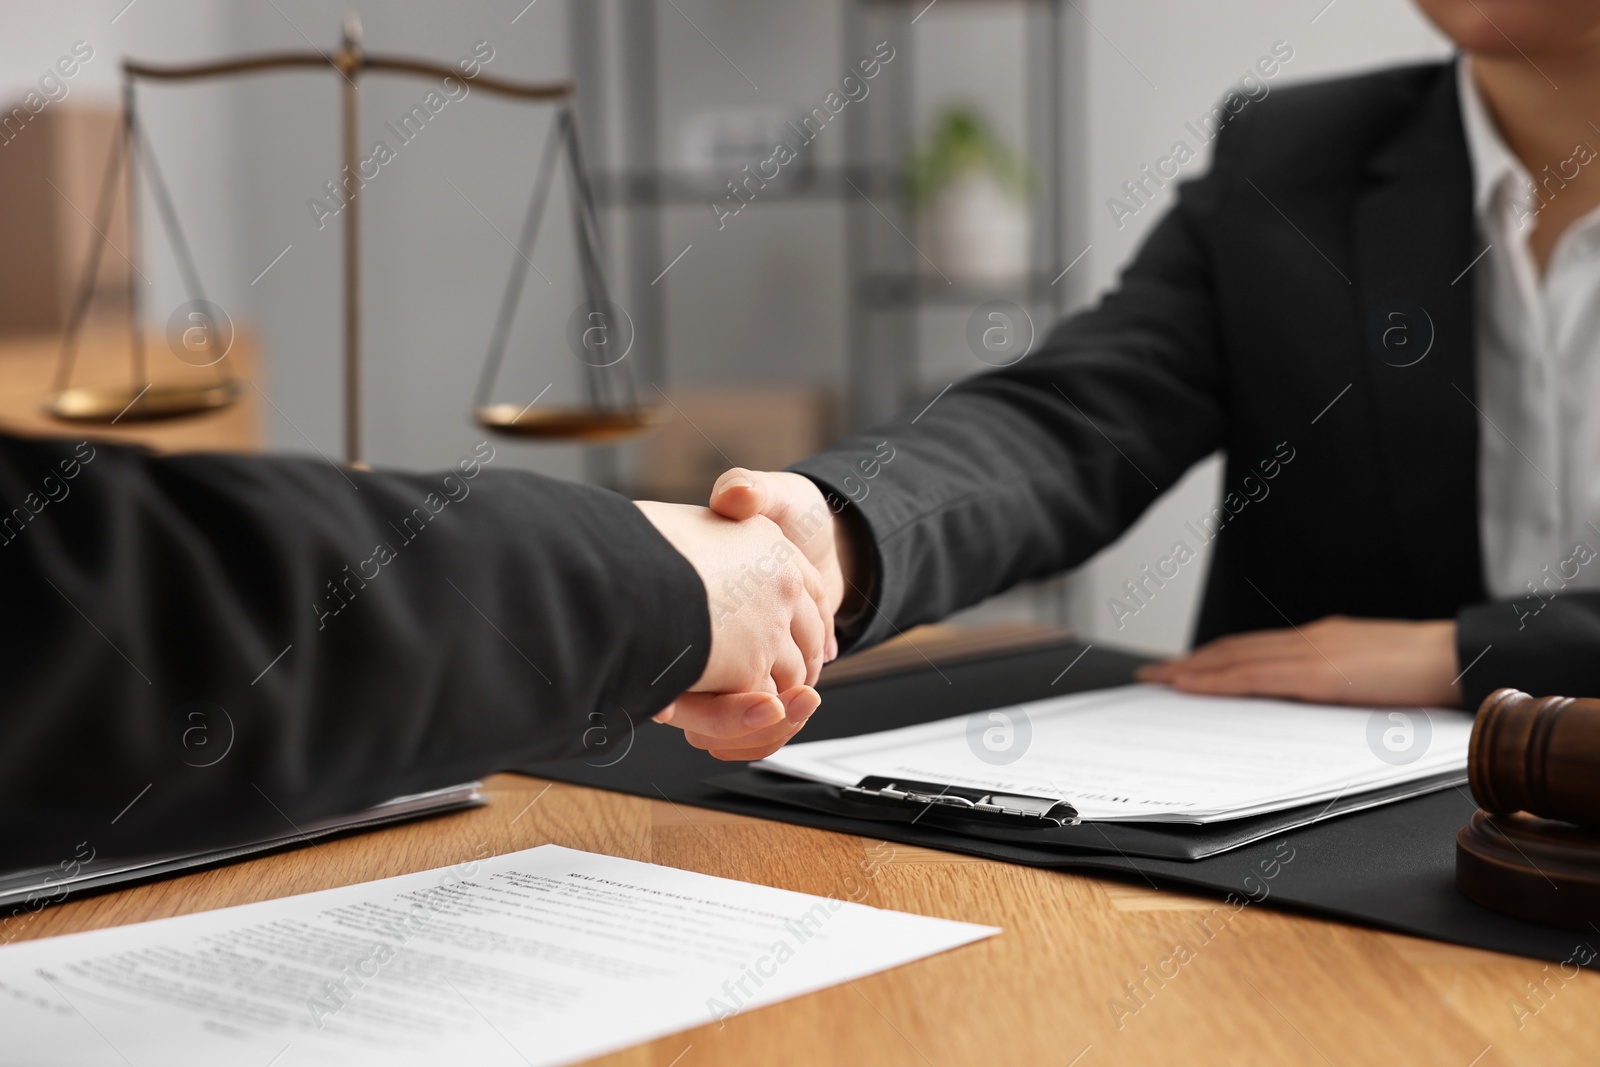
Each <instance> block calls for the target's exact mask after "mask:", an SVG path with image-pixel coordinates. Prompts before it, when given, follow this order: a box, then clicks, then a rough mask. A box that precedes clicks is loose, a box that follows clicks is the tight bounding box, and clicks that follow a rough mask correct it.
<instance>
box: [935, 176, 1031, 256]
mask: <svg viewBox="0 0 1600 1067" xmlns="http://www.w3.org/2000/svg"><path fill="white" fill-rule="evenodd" d="M1030 223H1031V219H1030V217H1029V212H1028V208H1027V206H1026V205H1024V204H1020V203H1018V202H1017V201H1016V199H1015V198H1013V197H1012V196H1011V195H1010V194H1009V193H1008V192H1007V191H1006V190H1005V189H1004V188H1003V187H1002V186H1001V185H1000V183H999V182H997V181H996V180H995V179H994V178H992V177H990V176H989V175H987V174H982V173H974V174H968V175H965V176H963V177H961V178H958V179H956V180H955V181H954V182H952V183H951V184H950V185H949V186H947V187H946V188H945V189H944V191H943V192H941V193H940V194H939V196H938V198H937V199H936V200H935V201H934V203H933V209H932V211H931V212H930V214H929V217H928V219H927V227H928V243H929V245H930V247H929V249H928V257H929V258H930V259H932V260H933V262H934V263H935V264H937V265H938V268H939V270H940V271H942V272H944V274H946V275H947V276H949V277H950V278H952V279H957V280H962V281H974V282H1010V281H1015V280H1017V279H1018V278H1020V277H1022V276H1024V275H1026V274H1027V273H1028V245H1029V238H1030V237H1031V229H1032V227H1031V225H1030Z"/></svg>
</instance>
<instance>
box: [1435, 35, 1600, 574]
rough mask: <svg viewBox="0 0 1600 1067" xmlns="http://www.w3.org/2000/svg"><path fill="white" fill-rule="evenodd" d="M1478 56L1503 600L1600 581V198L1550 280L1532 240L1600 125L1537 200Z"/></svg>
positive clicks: (1464, 80)
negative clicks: (1492, 103) (1490, 100)
mask: <svg viewBox="0 0 1600 1067" xmlns="http://www.w3.org/2000/svg"><path fill="white" fill-rule="evenodd" d="M1469 62H1470V61H1469V60H1465V59H1464V60H1462V61H1461V62H1460V63H1458V64H1457V76H1458V78H1459V79H1460V89H1461V94H1460V95H1461V116H1462V123H1463V125H1464V126H1465V128H1466V136H1467V148H1468V151H1469V152H1470V154H1471V158H1472V176H1473V189H1474V193H1473V203H1474V208H1475V214H1476V217H1477V221H1478V228H1479V237H1480V238H1481V240H1480V243H1479V247H1480V248H1482V247H1483V245H1485V244H1487V245H1488V246H1489V247H1488V251H1487V252H1486V253H1485V254H1484V256H1483V258H1482V259H1480V260H1479V261H1478V262H1477V263H1476V265H1474V266H1473V267H1472V268H1471V274H1472V277H1473V282H1474V284H1475V285H1476V286H1477V289H1476V292H1475V296H1476V300H1477V312H1476V318H1477V322H1476V326H1477V363H1478V395H1477V398H1476V402H1477V405H1478V409H1479V429H1480V444H1479V449H1478V463H1479V466H1478V485H1479V492H1480V494H1481V501H1480V505H1481V513H1480V515H1479V524H1480V531H1481V534H1482V540H1483V559H1484V577H1485V579H1486V581H1487V583H1488V588H1489V592H1490V595H1492V596H1494V597H1495V598H1496V599H1502V598H1514V597H1523V596H1527V595H1529V593H1530V592H1532V591H1534V590H1537V591H1538V593H1539V595H1540V596H1542V597H1548V596H1549V595H1550V594H1551V593H1554V592H1561V591H1564V590H1572V589H1582V588H1588V589H1594V588H1600V559H1597V558H1595V557H1596V556H1597V555H1600V208H1596V209H1595V210H1594V211H1591V212H1589V213H1588V214H1586V215H1584V216H1583V217H1582V218H1580V219H1578V220H1577V221H1575V222H1573V223H1572V224H1571V226H1569V227H1568V229H1567V230H1566V232H1565V233H1563V234H1562V235H1561V238H1560V239H1559V240H1558V241H1557V242H1556V246H1555V248H1554V250H1553V251H1552V253H1551V255H1550V260H1549V263H1548V264H1547V265H1546V268H1545V273H1544V276H1543V277H1542V278H1541V277H1540V275H1539V271H1538V268H1537V265H1536V264H1535V261H1534V258H1533V255H1532V252H1531V251H1530V249H1529V248H1528V238H1529V237H1530V236H1531V235H1532V233H1533V231H1534V228H1535V227H1536V226H1537V225H1538V211H1539V209H1540V206H1541V200H1540V199H1539V198H1540V197H1543V198H1544V199H1545V200H1552V199H1553V198H1555V197H1559V196H1561V181H1560V176H1561V174H1562V173H1563V172H1565V173H1566V175H1567V176H1569V177H1570V176H1571V175H1572V174H1573V173H1575V168H1579V167H1581V168H1584V169H1587V168H1588V167H1600V158H1596V148H1597V147H1600V135H1594V136H1590V135H1588V134H1585V135H1583V136H1581V138H1579V139H1578V140H1577V141H1575V143H1574V145H1573V148H1572V149H1571V150H1569V158H1564V159H1553V160H1550V162H1549V167H1548V169H1541V170H1540V171H1539V174H1538V179H1539V181H1540V185H1539V187H1538V194H1537V196H1536V195H1535V186H1534V183H1533V179H1532V178H1530V176H1529V174H1528V170H1527V168H1525V167H1524V166H1523V165H1522V162H1521V161H1520V160H1519V159H1517V157H1516V156H1515V155H1514V154H1513V153H1512V152H1511V150H1510V149H1509V148H1507V147H1506V144H1505V141H1504V140H1503V139H1502V138H1501V136H1500V132H1499V130H1498V129H1497V128H1496V127H1495V124H1494V119H1493V118H1492V117H1491V116H1490V114H1489V111H1488V109H1487V107H1486V106H1485V104H1484V102H1483V98H1482V97H1481V96H1480V95H1479V93H1478V89H1477V86H1476V85H1475V84H1474V83H1473V80H1472V76H1471V74H1470V73H1469V71H1468V63H1469ZM1585 157H1587V160H1585ZM1580 160H1585V161H1582V162H1580ZM1580 546H1581V547H1580Z"/></svg>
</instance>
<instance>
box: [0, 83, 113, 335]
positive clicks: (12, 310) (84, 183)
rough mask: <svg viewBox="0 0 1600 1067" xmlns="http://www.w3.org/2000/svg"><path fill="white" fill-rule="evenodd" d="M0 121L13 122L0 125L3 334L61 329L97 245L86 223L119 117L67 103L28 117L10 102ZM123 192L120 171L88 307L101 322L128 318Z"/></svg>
mask: <svg viewBox="0 0 1600 1067" xmlns="http://www.w3.org/2000/svg"><path fill="white" fill-rule="evenodd" d="M13 104H14V105H15V102H13ZM3 115H4V116H9V117H10V121H9V122H6V123H5V124H4V126H3V128H0V248H4V249H5V255H3V256H0V334H5V335H13V336H14V335H19V334H23V335H25V334H38V333H53V332H59V331H60V330H61V329H62V328H63V327H65V326H66V324H67V320H68V318H69V316H70V315H71V313H72V307H73V304H74V302H75V301H76V299H77V295H78V287H79V286H80V285H81V284H82V280H83V269H84V264H85V262H86V259H87V256H88V253H89V251H90V249H91V248H92V245H93V243H94V242H98V241H100V240H101V238H100V235H99V234H97V233H96V232H95V227H94V223H93V221H92V220H94V219H95V218H96V215H97V213H98V211H99V200H100V190H101V186H102V184H103V182H104V180H105V174H106V164H107V162H108V161H109V158H110V152H111V149H112V147H113V146H114V145H115V144H116V143H117V139H118V138H119V137H120V135H121V131H120V124H121V116H120V114H119V112H118V111H117V110H116V109H115V108H108V107H93V106H88V105H79V104H77V103H75V102H73V103H68V102H65V101H63V102H61V103H52V104H49V105H47V106H46V107H44V108H43V109H42V110H40V111H39V112H38V113H37V114H32V115H30V114H29V112H28V111H27V109H26V108H22V107H20V106H6V107H4V108H3ZM21 116H26V117H27V121H26V122H23V121H22V118H21ZM126 193H127V184H126V178H125V175H123V176H119V179H118V182H117V188H116V192H115V194H114V200H113V209H112V215H111V225H110V226H108V227H106V228H105V236H106V237H108V238H109V239H110V242H111V244H110V246H108V247H106V248H105V249H104V250H103V251H102V252H101V256H100V268H99V273H98V278H97V285H98V288H97V290H96V297H95V303H94V304H93V305H92V307H91V312H92V314H93V316H94V317H95V318H97V319H105V318H108V317H113V316H122V315H125V314H126V313H127V311H126V309H127V301H128V278H129V276H130V274H131V273H132V267H131V266H130V264H129V262H128V260H127V258H125V257H127V256H132V255H134V250H133V249H132V248H131V247H130V242H129V239H128V213H127V210H126V207H127V195H126ZM119 250H120V251H119Z"/></svg>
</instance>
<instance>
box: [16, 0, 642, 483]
mask: <svg viewBox="0 0 1600 1067" xmlns="http://www.w3.org/2000/svg"><path fill="white" fill-rule="evenodd" d="M287 69H311V70H318V69H320V70H325V71H328V72H331V73H334V74H337V75H339V76H340V78H341V79H342V80H343V85H342V86H341V95H342V104H343V107H342V112H343V114H342V120H341V142H342V155H343V163H344V169H343V171H342V173H343V174H345V175H347V176H351V175H357V174H358V173H359V171H358V169H357V168H358V166H359V159H360V156H359V147H358V137H359V133H360V130H359V127H360V99H361V96H360V94H361V90H360V79H361V77H362V75H363V74H365V73H367V72H373V73H382V74H394V75H411V76H416V77H425V78H436V79H444V78H457V79H459V78H461V76H462V75H461V72H460V71H458V70H456V69H455V68H454V67H451V66H447V65H444V64H440V63H434V62H431V61H428V60H422V59H413V58H410V57H403V56H385V55H373V54H369V53H367V52H365V51H363V50H362V47H361V26H360V22H359V21H358V20H357V19H356V17H355V16H354V15H350V16H347V17H346V19H345V24H344V34H343V39H342V41H341V43H340V46H339V48H338V50H337V51H335V52H334V53H332V54H331V55H328V54H324V53H322V52H318V51H309V52H274V53H266V54H262V55H253V56H241V57H238V58H234V59H224V60H218V61H216V62H210V63H199V64H192V65H186V66H156V65H152V64H147V63H140V62H136V61H133V60H128V61H126V62H124V63H123V121H122V127H121V130H120V132H119V135H118V138H117V142H116V144H115V145H113V148H112V151H111V154H110V159H109V162H108V163H107V168H106V175H105V180H104V182H103V183H102V186H101V190H100V196H99V200H98V203H97V207H96V216H97V217H96V220H95V226H94V230H95V234H96V237H95V240H94V242H93V243H92V245H91V248H90V251H89V257H88V261H87V263H86V266H85V270H84V280H83V283H82V285H81V286H80V288H79V292H78V296H77V299H76V301H75V303H74V306H73V309H72V314H71V317H70V318H69V319H68V323H67V328H66V330H65V332H64V334H63V338H62V346H61V354H60V357H59V360H58V362H57V366H56V377H55V383H54V386H53V390H52V393H51V395H50V397H49V398H48V400H47V401H46V402H45V410H46V411H47V412H49V414H51V415H52V416H53V417H55V418H57V419H61V420H65V421H70V422H76V423H91V424H102V425H107V424H110V423H112V422H115V421H118V420H127V421H155V420H160V419H173V418H180V417H183V416H188V415H199V414H203V413H205V412H208V411H214V410H217V409H219V408H224V407H227V406H228V405H230V404H232V403H234V402H235V401H236V400H237V399H238V398H239V395H240V386H239V382H238V381H237V380H236V379H235V377H234V375H233V372H232V370H231V368H230V367H229V365H228V363H227V360H226V354H227V353H226V348H227V342H226V340H225V339H223V338H222V336H221V334H222V332H223V331H222V329H221V327H220V326H219V324H218V323H217V322H215V321H214V320H213V316H211V315H210V313H209V312H206V311H200V312H195V313H192V314H191V315H190V317H189V318H190V321H191V323H192V324H193V325H191V327H190V328H189V330H188V331H187V332H186V333H185V334H184V344H185V347H186V348H187V349H188V350H189V351H190V353H192V354H194V355H195V356H196V357H198V358H196V359H195V360H194V362H195V363H197V364H198V365H201V366H207V365H210V366H215V367H216V368H217V376H216V380H215V381H214V382H211V383H209V384H206V383H201V384H172V383H168V384H162V383H158V382H154V381H151V380H150V379H149V378H148V377H147V375H146V360H145V339H144V332H143V329H142V327H141V323H140V294H139V287H138V282H137V280H136V278H135V277H134V276H133V275H132V274H130V276H129V281H128V327H129V337H130V342H131V353H130V360H131V364H132V368H131V369H132V374H131V377H130V379H129V381H128V384H127V385H111V386H104V385H94V386H90V385H76V386H75V385H73V384H72V372H73V365H74V362H75V359H76V355H77V344H78V337H79V333H80V332H81V329H82V327H83V324H84V321H85V319H86V318H87V316H88V312H89V308H90V305H91V303H92V302H93V299H94V293H95V281H96V276H97V274H98V272H99V265H100V258H101V256H102V254H103V253H104V250H105V246H106V245H107V244H108V243H109V240H110V239H109V238H107V237H106V236H105V234H106V233H107V232H108V230H109V228H110V221H111V211H112V207H113V203H114V199H115V197H114V194H115V192H116V188H117V183H118V181H119V180H121V181H124V182H126V189H127V192H126V201H127V211H128V220H129V232H130V240H131V241H132V243H133V246H134V248H133V249H132V250H130V251H133V253H134V254H135V255H136V254H137V252H136V249H137V247H138V231H137V229H136V228H135V225H134V224H135V222H136V221H137V214H136V210H135V209H136V208H137V206H138V203H139V200H138V182H139V178H140V175H141V172H142V173H143V176H144V177H145V179H146V180H147V181H148V182H149V183H150V189H151V194H152V198H153V199H154V201H155V205H156V208H157V211H158V213H159V215H160V217H161V223H162V226H163V227H164V229H165V230H166V233H167V238H168V240H169V241H170V242H171V245H172V249H173V253H174V255H175V257H176V259H177V263H178V270H179V273H180V275H181V276H182V279H183V283H184V287H185V289H186V290H187V291H188V295H189V299H190V302H191V305H192V306H196V307H200V308H209V307H214V305H210V304H208V303H207V302H206V300H205V294H204V291H203V289H202V286H201V284H200V275H199V272H198V270H196V268H195V263H194V257H193V255H192V253H191V252H190V249H189V246H188V243H187V241H186V240H185V238H184V235H183V229H182V227H181V226H180V225H179V222H178V215H177V211H176V209H175V207H174V205H173V202H172V197H171V195H170V193H169V192H168V189H167V186H166V182H165V180H164V179H163V178H162V176H161V171H160V168H159V167H158V166H157V164H156V160H155V156H154V154H153V153H152V151H151V149H150V146H149V143H148V141H147V140H146V138H145V135H144V132H143V130H142V128H141V127H140V124H139V117H138V114H139V113H138V109H137V108H136V107H135V97H134V87H135V85H136V84H137V83H138V81H139V80H140V79H148V80H151V81H162V82H182V81H192V80H201V79H207V78H220V77H232V76H237V75H243V74H253V73H260V72H263V71H276V70H287ZM472 86H473V88H474V89H481V90H484V91H487V92H490V93H494V94H497V95H500V96H503V97H507V98H509V99H511V100H514V101H522V102H527V103H533V104H547V105H555V106H556V107H557V109H558V110H557V112H556V116H555V121H554V122H553V123H552V124H551V128H550V132H549V134H548V136H547V137H546V140H545V144H544V149H543V154H542V157H541V159H540V162H539V169H538V173H537V176H536V178H535V181H534V188H533V197H532V199H531V201H530V202H529V204H528V211H527V214H526V216H525V218H524V220H523V225H522V233H521V236H520V239H519V241H518V243H517V246H516V252H517V255H516V257H515V258H514V259H513V260H512V262H511V272H510V277H509V279H508V280H507V283H506V289H505V294H504V296H503V297H502V299H501V302H500V309H499V314H498V315H497V317H496V319H495V324H494V330H493V333H492V334H491V336H490V340H489V350H488V355H487V356H486V357H485V359H484V365H483V371H482V374H481V375H480V377H479V380H478V388H477V392H476V396H475V399H474V404H473V417H474V419H475V421H476V422H477V423H478V425H480V426H482V427H484V428H485V429H488V430H491V431H493V432H496V433H501V434H506V435H510V436H514V437H520V438H523V439H528V440H545V441H566V442H576V443H581V444H603V443H608V442H612V441H616V440H620V439H622V438H624V437H627V436H629V435H631V434H634V433H637V432H639V431H642V430H645V429H647V428H649V427H650V426H652V425H654V424H655V423H656V422H658V421H660V420H659V416H660V411H659V409H658V408H657V407H656V406H653V405H643V404H641V403H640V402H639V397H638V390H637V387H636V384H635V382H634V380H633V374H632V371H631V369H630V367H629V364H628V361H627V360H626V359H625V358H621V357H618V358H616V359H614V360H613V359H611V358H609V357H607V358H605V359H595V360H593V361H591V360H590V359H587V358H585V359H583V363H584V386H585V394H586V402H585V403H583V404H581V405H572V406H564V407H557V406H549V405H546V406H542V407H536V406H535V403H534V402H533V401H530V402H528V403H525V404H519V403H515V402H510V401H501V402H496V401H494V400H493V399H492V393H493V390H494V384H495V379H496V378H497V377H498V375H499V371H500V366H501V364H502V363H503V362H504V358H505V350H506V345H507V341H508V338H509V336H510V333H511V326H512V322H513V320H514V319H515V317H516V311H517V305H518V303H519V301H520V298H521V295H522V290H523V285H524V283H525V281H526V278H527V267H528V264H529V262H530V260H529V255H530V253H531V252H532V250H533V245H534V241H535V239H536V237H537V236H538V232H539V224H540V220H541V219H542V217H543V214H544V208H545V202H546V200H547V199H548V197H549V192H550V187H551V186H552V184H554V180H555V172H556V167H557V165H558V163H559V162H560V158H561V157H562V156H565V158H566V165H567V172H568V176H569V180H570V186H571V193H572V195H571V201H572V216H573V219H572V221H573V227H574V232H575V235H576V239H577V240H576V244H577V253H578V267H579V271H580V277H581V281H582V291H583V299H584V307H583V310H584V311H585V314H584V317H583V320H582V321H583V322H585V323H590V324H592V325H591V326H590V327H589V328H588V330H586V331H585V333H584V334H583V342H582V343H583V344H584V347H585V348H586V350H589V348H590V341H591V339H594V340H596V341H598V342H599V343H600V344H603V343H604V339H605V337H606V335H607V332H608V330H609V326H610V320H611V318H613V317H614V316H617V315H620V314H622V312H621V311H620V309H618V308H617V307H616V305H615V304H613V303H612V302H611V300H610V293H609V290H608V288H607V285H606V276H605V271H604V269H603V266H602V264H601V260H600V233H599V225H598V213H597V212H596V210H595V201H594V193H593V190H592V188H591V187H590V184H589V179H588V174H587V172H586V170H585V169H584V162H583V153H582V150H581V147H580V145H579V142H578V127H577V122H576V121H575V119H574V117H573V111H572V105H573V99H574V96H575V91H574V87H573V85H572V83H571V82H549V83H529V82H516V81H510V80H507V79H504V78H498V77H493V76H491V75H489V74H487V73H485V72H483V71H479V72H478V74H477V75H475V76H474V77H473V78H472ZM344 181H345V190H344V193H345V196H346V200H345V204H344V207H343V209H342V210H341V212H340V214H341V215H342V216H343V221H344V234H343V257H344V272H343V273H344V278H343V290H344V315H343V318H344V446H345V459H346V462H347V463H349V464H351V465H352V466H356V465H361V464H362V451H361V443H362V442H361V370H362V368H361V297H360V282H361V210H360V205H361V198H360V194H359V192H358V190H357V189H355V188H351V185H352V182H351V181H350V179H349V177H346V179H344ZM630 332H631V331H630ZM596 347H598V345H597V346H596ZM219 349H220V351H218V350H219ZM213 352H216V353H217V354H216V355H215V356H214V358H205V357H210V356H211V354H212V353H213ZM185 358H186V360H187V358H188V357H185ZM537 399H538V398H537V397H535V398H534V400H535V401H536V400H537Z"/></svg>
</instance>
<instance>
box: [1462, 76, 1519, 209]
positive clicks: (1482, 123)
mask: <svg viewBox="0 0 1600 1067" xmlns="http://www.w3.org/2000/svg"><path fill="white" fill-rule="evenodd" d="M1470 62H1471V60H1470V59H1469V58H1467V57H1466V56H1462V57H1461V58H1460V59H1458V60H1457V61H1456V86H1457V89H1458V90H1459V92H1458V95H1459V96H1460V97H1461V125H1462V126H1463V128H1464V129H1465V130H1466V134H1467V152H1468V155H1469V156H1470V157H1471V159H1472V190H1473V195H1472V203H1473V206H1474V207H1475V208H1476V209H1477V211H1478V215H1479V216H1480V217H1486V216H1487V215H1488V214H1489V212H1490V210H1491V209H1492V208H1493V206H1494V201H1495V195H1496V194H1497V193H1498V192H1499V190H1500V188H1501V186H1502V185H1504V184H1505V183H1506V181H1507V179H1510V180H1512V181H1513V182H1515V185H1513V187H1512V188H1513V189H1514V190H1530V191H1531V190H1532V188H1533V179H1532V178H1530V177H1528V172H1527V168H1525V167H1524V166H1523V165H1522V161H1521V160H1520V159H1518V158H1517V157H1516V156H1515V155H1514V154H1513V153H1512V151H1511V149H1510V148H1508V147H1506V142H1505V139H1504V138H1502V137H1501V136H1500V130H1499V128H1498V127H1496V126H1495V123H1494V119H1493V117H1491V116H1490V114H1489V108H1488V105H1486V104H1485V103H1484V102H1483V95H1482V94H1481V93H1479V92H1478V85H1477V83H1476V82H1475V81H1473V79H1472V72H1471V71H1470V70H1469V69H1468V66H1467V65H1468V64H1469V63H1470ZM1508 195H1509V194H1508ZM1524 195H1527V194H1524Z"/></svg>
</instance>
